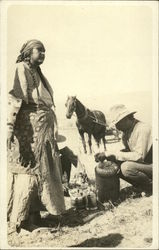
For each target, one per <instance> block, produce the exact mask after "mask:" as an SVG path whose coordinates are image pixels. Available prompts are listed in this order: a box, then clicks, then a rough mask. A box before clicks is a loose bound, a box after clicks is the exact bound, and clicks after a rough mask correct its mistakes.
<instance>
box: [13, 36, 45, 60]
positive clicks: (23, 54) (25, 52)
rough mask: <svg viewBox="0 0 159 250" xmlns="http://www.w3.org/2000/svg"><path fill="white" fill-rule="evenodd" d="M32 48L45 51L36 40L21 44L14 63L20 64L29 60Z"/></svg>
mask: <svg viewBox="0 0 159 250" xmlns="http://www.w3.org/2000/svg"><path fill="white" fill-rule="evenodd" d="M33 48H42V50H43V51H45V47H44V45H43V43H42V42H40V41H39V40H36V39H32V40H29V41H27V42H26V43H24V44H23V46H22V48H21V50H20V55H19V56H18V58H17V61H16V63H18V62H22V61H24V60H25V59H27V58H29V57H30V54H31V52H32V50H33Z"/></svg>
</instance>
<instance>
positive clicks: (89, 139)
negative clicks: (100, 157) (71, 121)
mask: <svg viewBox="0 0 159 250" xmlns="http://www.w3.org/2000/svg"><path fill="white" fill-rule="evenodd" d="M88 145H89V150H90V154H92V140H91V134H88Z"/></svg>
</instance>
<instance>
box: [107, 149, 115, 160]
mask: <svg viewBox="0 0 159 250" xmlns="http://www.w3.org/2000/svg"><path fill="white" fill-rule="evenodd" d="M105 156H106V159H107V160H108V161H113V162H115V161H116V157H115V154H114V152H112V151H106V153H105Z"/></svg>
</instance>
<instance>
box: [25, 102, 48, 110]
mask: <svg viewBox="0 0 159 250" xmlns="http://www.w3.org/2000/svg"><path fill="white" fill-rule="evenodd" d="M21 110H30V111H38V110H45V111H50V110H51V107H48V106H46V105H44V104H36V103H28V104H26V103H22V106H21Z"/></svg>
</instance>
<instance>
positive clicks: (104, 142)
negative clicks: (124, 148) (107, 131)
mask: <svg viewBox="0 0 159 250" xmlns="http://www.w3.org/2000/svg"><path fill="white" fill-rule="evenodd" d="M102 141H103V145H104V151H106V139H105V136H103V137H102Z"/></svg>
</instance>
